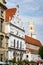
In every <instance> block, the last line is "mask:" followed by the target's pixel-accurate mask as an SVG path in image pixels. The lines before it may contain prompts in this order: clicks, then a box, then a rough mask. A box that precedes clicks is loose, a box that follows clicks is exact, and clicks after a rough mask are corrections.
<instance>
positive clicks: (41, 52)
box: [39, 46, 43, 59]
mask: <svg viewBox="0 0 43 65" xmlns="http://www.w3.org/2000/svg"><path fill="white" fill-rule="evenodd" d="M39 55H40V57H41V58H42V59H43V46H41V47H40V48H39Z"/></svg>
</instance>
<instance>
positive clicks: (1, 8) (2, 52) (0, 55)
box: [0, 0, 8, 61]
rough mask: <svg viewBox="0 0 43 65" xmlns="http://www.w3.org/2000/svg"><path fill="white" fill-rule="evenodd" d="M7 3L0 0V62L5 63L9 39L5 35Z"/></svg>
mask: <svg viewBox="0 0 43 65" xmlns="http://www.w3.org/2000/svg"><path fill="white" fill-rule="evenodd" d="M6 9H7V7H6V2H5V0H0V61H5V58H7V57H6V52H7V46H6V45H7V42H6V41H7V39H8V37H7V36H6V34H5V10H6Z"/></svg>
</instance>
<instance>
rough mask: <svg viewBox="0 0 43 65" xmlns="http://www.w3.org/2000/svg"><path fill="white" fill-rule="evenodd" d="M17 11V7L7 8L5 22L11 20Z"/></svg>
mask: <svg viewBox="0 0 43 65" xmlns="http://www.w3.org/2000/svg"><path fill="white" fill-rule="evenodd" d="M15 13H16V8H11V9H7V10H6V13H5V22H9V19H10V20H11V19H12V17H13V15H15Z"/></svg>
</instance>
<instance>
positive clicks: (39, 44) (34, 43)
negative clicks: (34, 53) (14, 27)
mask: <svg viewBox="0 0 43 65" xmlns="http://www.w3.org/2000/svg"><path fill="white" fill-rule="evenodd" d="M25 41H26V42H27V43H29V44H32V45H35V46H39V47H40V46H42V44H41V43H40V41H39V40H37V39H34V38H31V37H29V36H27V35H25Z"/></svg>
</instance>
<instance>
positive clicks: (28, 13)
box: [6, 0, 43, 44]
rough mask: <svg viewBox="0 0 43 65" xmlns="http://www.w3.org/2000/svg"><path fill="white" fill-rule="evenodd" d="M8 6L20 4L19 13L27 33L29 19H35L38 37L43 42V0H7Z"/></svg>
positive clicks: (12, 6)
mask: <svg viewBox="0 0 43 65" xmlns="http://www.w3.org/2000/svg"><path fill="white" fill-rule="evenodd" d="M6 2H7V4H6V6H7V7H8V8H15V7H16V5H17V4H18V5H19V15H20V16H21V19H22V21H23V23H24V27H25V31H26V32H25V33H26V34H28V33H29V29H28V26H29V19H32V20H33V21H34V27H35V29H34V30H35V34H36V38H37V39H38V40H40V42H41V43H42V44H43V0H6Z"/></svg>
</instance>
